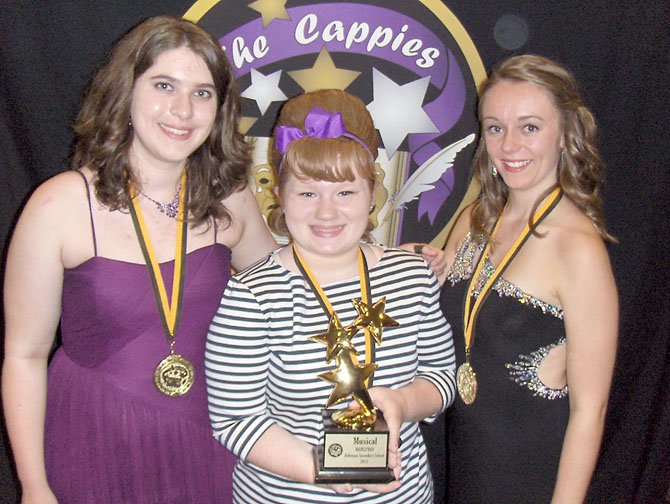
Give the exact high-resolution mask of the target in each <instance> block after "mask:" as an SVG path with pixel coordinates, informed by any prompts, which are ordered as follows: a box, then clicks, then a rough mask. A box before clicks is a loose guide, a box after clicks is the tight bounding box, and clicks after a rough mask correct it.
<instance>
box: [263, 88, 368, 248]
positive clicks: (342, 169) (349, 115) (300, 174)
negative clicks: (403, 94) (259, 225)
mask: <svg viewBox="0 0 670 504" xmlns="http://www.w3.org/2000/svg"><path fill="white" fill-rule="evenodd" d="M314 108H320V109H323V110H326V111H328V112H330V113H337V112H339V113H340V114H341V116H342V121H343V122H344V126H345V128H346V130H347V132H348V133H350V134H352V135H355V136H356V137H358V138H359V139H360V140H361V141H362V142H363V143H365V145H367V146H368V148H369V151H368V150H367V149H366V148H365V147H364V146H363V145H361V144H360V143H358V142H357V141H355V140H353V139H351V138H347V137H339V138H313V137H309V136H304V137H303V138H300V139H298V140H294V141H292V142H291V143H290V144H289V146H288V148H287V149H286V152H285V153H284V155H283V156H282V155H281V154H280V153H279V152H278V151H277V149H276V147H275V144H274V141H273V145H272V152H271V158H272V160H273V165H274V167H275V168H276V169H277V170H278V176H277V188H278V197H279V202H280V204H279V206H278V207H276V208H275V209H274V210H273V211H272V213H271V214H270V217H269V219H268V225H269V227H270V229H271V230H272V231H273V232H275V233H277V234H278V235H281V236H289V232H288V228H287V226H286V221H285V219H284V212H283V210H282V208H281V201H282V189H283V187H285V184H286V180H287V179H288V177H289V176H290V175H293V176H295V177H297V178H299V179H301V180H306V179H312V180H319V181H328V182H343V181H352V180H354V179H355V178H356V175H357V174H358V175H359V176H361V177H363V178H364V179H366V180H367V181H368V182H369V184H370V191H371V192H373V191H374V187H375V159H374V158H375V157H376V153H377V132H376V130H375V126H374V123H373V121H372V117H371V116H370V113H369V112H368V110H367V108H366V107H365V104H364V103H363V101H362V100H361V99H360V98H358V97H356V96H354V95H352V94H350V93H347V92H345V91H341V90H339V89H322V90H319V91H312V92H309V93H305V94H302V95H298V96H296V97H294V98H291V99H290V100H288V101H287V102H286V103H285V104H284V106H283V107H282V109H281V112H280V114H279V119H278V120H277V123H276V125H275V132H276V129H277V128H278V127H279V126H290V127H295V128H298V129H300V130H303V129H304V125H305V117H306V116H307V114H308V113H309V112H310V111H311V110H312V109H314ZM274 137H275V135H273V140H274V139H275V138H274ZM371 153H374V155H372V154H371ZM354 170H355V171H354ZM371 230H372V223H368V229H367V231H366V234H365V237H364V238H365V239H369V233H370V231H371Z"/></svg>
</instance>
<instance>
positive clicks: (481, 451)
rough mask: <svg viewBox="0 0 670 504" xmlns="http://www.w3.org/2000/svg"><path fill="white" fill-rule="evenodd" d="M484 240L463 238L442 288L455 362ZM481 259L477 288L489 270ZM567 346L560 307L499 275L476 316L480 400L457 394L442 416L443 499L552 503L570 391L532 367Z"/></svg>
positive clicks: (474, 357) (460, 354)
mask: <svg viewBox="0 0 670 504" xmlns="http://www.w3.org/2000/svg"><path fill="white" fill-rule="evenodd" d="M483 248H484V243H482V241H481V240H473V239H472V238H471V236H470V235H468V236H467V237H466V238H465V240H464V242H463V243H462V244H461V246H460V247H459V250H458V254H457V258H456V261H455V264H454V266H453V267H452V269H451V270H450V272H449V278H448V280H447V281H446V282H445V285H444V287H443V289H442V296H441V304H442V309H443V310H444V313H445V315H446V318H447V320H449V322H450V323H451V325H452V327H453V330H454V345H455V347H456V359H457V365H460V364H461V363H463V362H464V361H465V351H464V339H463V300H464V296H465V292H466V290H467V286H468V284H469V279H470V277H471V275H472V270H473V264H472V263H473V259H474V260H476V258H477V257H478V255H479V253H480V252H481V250H483ZM492 270H493V267H492V265H491V264H490V262H488V261H486V263H485V267H484V270H483V271H482V274H481V275H480V279H479V280H478V282H477V286H476V288H475V295H478V294H479V288H481V285H482V284H483V283H484V281H485V280H486V278H488V277H489V276H490V275H491V273H492ZM564 342H565V328H564V324H563V313H562V310H561V309H560V308H558V307H556V306H553V305H550V304H548V303H545V302H543V301H541V300H538V299H537V298H534V297H532V296H529V295H528V294H526V293H524V292H523V291H521V290H520V289H519V288H517V287H516V286H515V285H513V284H511V283H509V282H507V281H506V280H505V279H504V275H503V278H500V279H499V280H498V281H497V282H496V283H495V284H494V285H493V287H492V292H491V293H490V294H489V296H488V298H487V299H486V300H485V302H484V303H483V305H482V307H481V310H480V313H479V315H478V318H477V325H476V327H475V335H474V343H473V346H472V351H471V360H470V362H471V364H472V367H473V369H474V371H475V372H476V373H477V398H476V399H475V402H474V403H473V404H472V405H470V406H467V405H465V404H464V403H463V401H462V400H461V398H460V397H457V398H456V401H455V403H454V405H453V406H452V407H451V408H450V409H449V411H448V413H447V417H446V423H447V441H448V447H449V455H448V458H449V461H448V477H447V481H448V484H447V486H448V500H447V502H449V503H453V504H460V503H468V504H471V503H477V504H485V503H495V504H505V503H510V504H512V503H513V504H525V503H529V504H531V503H532V504H539V503H548V502H549V501H550V500H551V495H552V492H553V488H554V484H555V480H556V472H557V469H558V461H559V457H560V453H561V447H562V443H563V436H564V434H565V428H566V425H567V422H568V415H569V404H568V397H567V395H568V390H567V386H566V387H565V388H563V389H551V388H548V387H546V386H545V385H544V384H543V383H542V382H541V381H540V379H539V377H538V375H537V370H538V368H539V366H540V364H541V363H542V361H543V359H544V358H545V357H546V356H547V354H548V353H549V352H550V351H551V349H552V348H554V347H555V346H556V345H561V344H563V343H564Z"/></svg>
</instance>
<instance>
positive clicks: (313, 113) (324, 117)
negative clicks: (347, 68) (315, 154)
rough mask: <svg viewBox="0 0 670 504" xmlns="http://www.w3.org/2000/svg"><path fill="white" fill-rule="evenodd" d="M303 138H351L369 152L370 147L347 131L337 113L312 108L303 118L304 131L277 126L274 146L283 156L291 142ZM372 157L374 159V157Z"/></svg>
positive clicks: (340, 116)
mask: <svg viewBox="0 0 670 504" xmlns="http://www.w3.org/2000/svg"><path fill="white" fill-rule="evenodd" d="M305 137H311V138H340V137H346V138H351V139H352V140H355V141H356V142H358V143H359V144H361V145H362V146H363V147H365V150H366V151H368V152H370V147H369V146H368V145H367V144H366V143H365V142H364V141H363V140H361V139H360V138H358V137H357V136H356V135H352V134H351V133H349V132H348V131H347V128H346V127H345V126H344V121H343V120H342V114H340V113H339V112H333V113H330V112H328V111H327V110H324V109H322V108H319V107H314V108H313V109H312V110H310V111H309V113H308V114H307V116H306V117H305V128H304V130H301V129H300V128H296V127H294V126H278V127H277V129H276V130H275V146H276V147H277V150H278V151H279V152H280V153H281V154H285V153H286V151H287V149H288V146H289V145H290V144H291V142H293V141H294V140H299V139H301V138H305ZM370 155H372V152H370ZM372 157H373V158H374V156H372Z"/></svg>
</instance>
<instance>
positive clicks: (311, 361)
mask: <svg viewBox="0 0 670 504" xmlns="http://www.w3.org/2000/svg"><path fill="white" fill-rule="evenodd" d="M275 139H276V146H277V149H278V151H279V153H281V154H283V157H282V161H281V163H280V165H279V171H280V173H279V183H278V196H279V200H280V202H281V207H280V209H278V212H277V213H276V214H275V215H273V216H272V219H271V223H270V224H271V227H273V229H274V230H275V231H277V232H279V231H283V232H285V233H286V234H288V235H289V236H290V237H291V240H292V244H291V245H288V246H286V247H284V248H281V249H279V250H278V251H275V252H274V253H273V254H271V255H270V256H269V257H268V258H266V259H265V260H263V261H261V262H260V263H257V264H256V265H254V266H252V267H251V268H249V269H247V270H245V271H243V272H241V273H240V274H238V275H236V276H235V277H233V278H232V279H231V281H230V282H229V284H228V287H227V288H226V291H225V293H224V295H223V298H222V300H221V303H220V306H219V308H218V310H217V313H216V315H215V317H214V319H213V321H212V324H211V326H210V330H209V335H208V340H207V348H206V356H205V358H206V373H207V383H208V394H209V409H210V419H211V422H212V426H213V430H214V435H215V437H216V438H217V439H219V441H220V442H221V443H222V444H224V445H225V446H226V447H227V448H228V449H229V450H231V451H232V452H233V453H235V454H236V455H237V456H238V457H239V462H238V464H237V467H236V469H235V473H234V499H235V501H236V502H248V503H258V502H268V503H270V502H273V503H281V502H376V503H382V502H402V503H413V502H416V503H429V502H432V480H431V475H430V469H429V466H428V459H427V455H426V448H425V445H424V442H423V439H422V437H421V433H420V431H419V425H418V422H419V421H421V420H423V419H428V420H429V421H430V419H431V418H434V417H435V416H436V415H437V414H439V413H440V412H441V411H443V410H444V409H445V408H446V407H447V406H449V404H451V402H452V401H453V398H454V388H455V380H454V353H453V347H452V341H451V329H450V326H449V324H448V323H447V322H446V320H445V319H444V317H443V315H442V313H441V310H440V307H439V302H438V297H439V283H438V281H437V278H436V277H435V274H434V273H433V272H432V271H431V269H430V267H429V266H428V265H427V264H426V263H425V261H424V260H423V259H421V258H420V257H418V256H416V255H414V254H411V253H409V252H405V251H403V250H401V249H394V248H385V247H382V246H378V245H373V244H371V243H368V242H367V241H366V240H365V238H366V237H367V235H368V233H369V231H370V224H369V213H370V207H371V205H372V202H373V201H374V199H373V194H374V189H375V187H376V178H375V163H374V156H373V155H372V152H376V148H377V139H376V132H375V128H374V125H373V123H372V119H371V117H370V115H369V113H368V112H367V110H366V108H365V105H364V104H363V102H361V101H360V100H359V99H358V98H355V97H354V96H352V95H350V94H348V93H345V92H343V91H338V90H322V91H316V92H313V93H307V94H304V95H301V96H299V97H296V98H293V99H291V100H289V101H288V102H287V103H286V105H285V106H284V107H283V109H282V113H281V115H280V118H279V122H278V127H277V128H276V130H275ZM361 278H363V280H366V279H367V280H368V281H367V282H365V281H361ZM366 283H367V285H369V287H366ZM360 299H362V300H363V301H358V300H360ZM352 300H354V301H353V302H352ZM365 301H369V305H370V306H372V307H373V311H374V308H376V309H377V311H376V313H377V315H378V324H377V325H376V326H374V324H373V326H370V327H371V328H372V330H371V331H364V330H353V331H352V332H350V333H348V334H349V337H348V338H344V339H339V340H338V342H339V343H340V344H341V343H346V344H347V345H349V347H348V350H347V351H344V352H341V353H338V351H340V350H342V348H341V345H340V346H338V345H334V344H333V343H332V341H331V342H330V343H327V342H326V341H324V338H323V337H322V338H321V339H319V338H314V337H315V336H319V335H322V336H324V333H325V334H331V335H332V333H331V332H330V330H329V327H330V329H332V327H331V326H332V324H333V318H334V317H333V318H331V315H332V314H336V315H337V321H338V322H340V323H341V327H342V328H345V332H346V330H347V329H350V328H354V327H356V324H357V323H358V322H360V320H361V316H362V313H363V311H364V310H363V309H362V308H361V306H366V305H365ZM329 322H330V325H329ZM387 322H388V323H387ZM382 327H383V336H382V334H381V333H382ZM375 329H376V331H375ZM366 332H367V333H369V332H372V333H375V332H378V333H379V334H376V335H375V336H380V337H381V338H380V339H381V344H379V345H378V346H377V348H374V345H371V344H370V343H371V342H372V338H371V337H369V336H368V341H367V344H366ZM326 339H327V338H326ZM323 343H326V346H324V344H323ZM326 350H328V352H329V354H328V355H329V363H327V362H326ZM339 355H344V357H350V358H353V360H354V361H355V363H356V364H357V357H356V356H358V357H359V358H360V359H361V360H363V359H366V360H367V362H368V363H369V362H371V361H373V360H374V362H375V363H376V364H377V369H376V371H375V372H374V386H371V387H370V388H369V390H368V392H369V396H370V397H371V402H372V403H373V404H374V406H375V407H376V408H377V409H378V410H379V411H381V412H382V413H383V415H384V418H385V420H386V423H387V425H388V430H389V455H388V461H389V467H390V468H391V469H392V470H393V475H394V477H395V480H394V481H392V482H391V483H385V484H365V485H360V484H351V483H344V484H336V485H316V484H315V483H314V481H315V464H314V447H315V446H318V445H319V444H320V443H322V441H323V425H322V418H321V410H322V409H323V408H324V406H325V405H326V403H327V402H329V396H330V398H331V401H330V402H332V400H333V397H334V396H335V399H338V401H335V402H336V403H337V402H339V400H343V399H347V398H348V397H349V396H347V395H346V394H344V395H340V396H337V394H336V392H333V390H334V387H333V383H331V382H329V381H327V380H326V379H322V378H321V377H320V376H319V375H321V374H323V373H326V374H328V373H327V372H328V371H333V368H335V365H336V364H335V363H337V364H339V363H340V361H339V360H338V359H339V357H338V356H339ZM333 361H335V363H334V362H333ZM362 368H366V367H365V365H361V366H359V368H357V369H362ZM366 369H370V368H369V367H368V368H366ZM333 374H335V375H336V376H335V377H336V380H335V381H336V382H337V374H336V373H332V374H331V376H332V375H333ZM340 378H341V376H340ZM335 388H337V387H335ZM359 392H361V390H359ZM362 392H363V395H365V388H364V390H363V391H362ZM354 395H355V394H354ZM360 395H361V394H359V395H358V396H357V397H359V396H360ZM342 407H346V401H344V403H343V404H342ZM349 407H350V408H356V407H358V404H350V405H349ZM401 440H402V441H401Z"/></svg>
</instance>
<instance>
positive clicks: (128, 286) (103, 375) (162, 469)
mask: <svg viewBox="0 0 670 504" xmlns="http://www.w3.org/2000/svg"><path fill="white" fill-rule="evenodd" d="M96 255H97V251H96ZM173 268H174V262H173V261H170V262H167V263H163V264H161V271H162V274H163V278H164V280H165V283H166V290H167V292H168V293H170V292H171V284H172V272H173ZM229 278H230V250H229V249H228V248H227V247H225V246H223V245H221V244H216V243H215V244H213V245H210V246H207V247H204V248H201V249H198V250H195V251H193V252H190V253H189V254H188V255H187V260H186V268H185V277H184V289H185V290H184V297H183V308H182V315H181V322H180V324H179V328H178V330H177V335H176V345H175V352H176V353H178V354H180V355H182V356H184V357H185V358H187V359H188V360H189V361H190V362H191V363H192V364H193V366H194V368H195V382H194V384H193V387H192V388H191V390H190V391H189V392H188V393H187V394H185V395H183V396H180V397H168V396H165V395H163V394H161V393H160V392H158V391H157V390H156V388H155V386H154V384H153V372H154V368H155V366H156V365H157V364H158V363H159V362H160V361H161V360H162V359H163V358H165V357H166V356H167V355H168V353H169V343H168V340H167V338H166V337H165V335H164V333H163V330H162V326H161V322H160V319H159V316H158V312H157V306H156V301H155V298H154V294H153V291H152V289H151V285H150V283H149V282H150V280H149V275H148V272H147V269H146V266H145V265H144V264H134V263H128V262H122V261H117V260H112V259H106V258H103V257H93V258H91V259H89V260H88V261H86V262H85V263H83V264H81V265H80V266H78V267H76V268H74V269H70V270H66V271H65V274H64V285H63V300H62V316H61V331H62V345H61V347H60V348H59V349H58V350H57V352H56V354H55V355H54V357H53V359H52V361H51V363H50V366H49V373H48V392H47V411H46V425H45V454H46V455H45V456H46V466H47V475H48V478H49V484H50V485H51V488H52V489H53V491H54V493H55V494H56V496H57V497H58V499H59V502H60V503H61V504H68V503H73V504H82V503H115V504H116V503H133V504H143V503H147V504H149V503H151V504H156V503H161V504H162V503H228V502H231V500H232V496H231V486H232V485H231V474H232V470H233V467H234V464H235V461H236V460H235V457H234V456H233V455H232V454H231V453H230V452H228V451H227V450H226V449H225V448H224V447H223V446H221V445H220V444H219V443H218V442H217V441H216V440H215V439H214V438H213V437H212V434H211V429H210V424H209V418H208V414H207V394H206V388H205V374H204V373H205V370H204V347H205V339H206V337H207V329H208V327H209V323H210V322H211V319H212V316H213V314H214V312H215V311H216V308H217V306H218V304H219V301H220V299H221V295H222V293H223V290H224V288H225V286H226V283H227V282H228V279H229ZM169 295H170V294H168V296H169Z"/></svg>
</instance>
